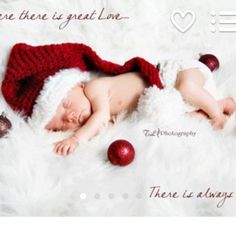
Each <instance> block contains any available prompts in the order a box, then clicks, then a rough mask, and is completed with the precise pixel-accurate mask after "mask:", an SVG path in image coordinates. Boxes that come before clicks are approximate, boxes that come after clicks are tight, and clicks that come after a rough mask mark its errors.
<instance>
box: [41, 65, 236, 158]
mask: <svg viewBox="0 0 236 236" xmlns="http://www.w3.org/2000/svg"><path fill="white" fill-rule="evenodd" d="M170 72H171V74H168V73H170ZM160 76H161V79H162V82H163V84H164V85H165V86H166V87H168V86H173V87H175V88H176V89H177V90H178V91H179V92H180V94H181V95H182V97H183V99H184V101H185V102H186V111H187V113H188V114H189V115H191V116H198V117H204V118H207V119H209V121H210V122H211V124H212V126H213V128H214V129H221V128H223V127H224V124H225V123H226V121H227V119H228V118H229V116H230V115H231V114H232V113H233V112H234V111H235V110H236V103H235V101H234V100H233V99H232V98H231V97H227V98H224V99H221V100H217V98H216V95H215V84H214V81H213V78H212V73H211V71H210V70H209V69H208V67H207V66H205V65H204V64H202V63H201V62H199V61H192V62H191V61H190V62H189V61H188V62H184V61H172V62H171V61H168V62H167V61H166V62H163V63H161V64H160ZM148 86H149V85H148V84H147V83H146V82H145V80H144V79H143V78H142V76H141V75H140V74H139V73H138V72H128V73H124V74H120V75H116V76H108V75H105V76H100V77H99V76H95V77H94V78H93V79H91V80H90V81H88V82H86V83H83V82H79V83H77V84H76V86H74V87H73V88H72V89H70V90H69V92H68V93H67V95H66V97H64V98H63V99H62V101H61V102H60V104H59V106H58V107H57V110H56V112H55V114H54V116H53V117H52V119H51V120H50V121H49V122H48V123H47V125H46V126H45V128H46V129H48V130H52V131H67V130H72V131H73V135H71V136H70V137H68V138H66V139H64V140H62V141H59V142H56V143H55V146H54V151H55V152H56V153H57V154H60V155H68V154H70V153H72V152H74V150H75V149H76V147H77V146H78V145H79V144H80V143H84V142H87V141H88V140H90V139H91V138H92V137H94V136H95V135H97V134H98V133H99V131H100V130H101V129H103V128H104V127H107V126H109V125H111V124H112V123H113V122H114V120H115V118H116V116H117V115H118V114H120V113H121V112H132V111H133V110H135V109H136V107H137V104H138V101H139V98H140V96H141V95H142V94H143V93H144V90H145V88H147V87H148Z"/></svg>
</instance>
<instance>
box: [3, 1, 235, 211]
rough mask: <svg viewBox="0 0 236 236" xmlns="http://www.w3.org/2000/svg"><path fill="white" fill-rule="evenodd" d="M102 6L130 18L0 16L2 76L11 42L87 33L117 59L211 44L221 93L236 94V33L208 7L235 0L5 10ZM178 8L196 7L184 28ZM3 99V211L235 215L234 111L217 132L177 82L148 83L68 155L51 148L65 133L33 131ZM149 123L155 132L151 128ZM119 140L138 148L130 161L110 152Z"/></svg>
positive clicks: (87, 39)
mask: <svg viewBox="0 0 236 236" xmlns="http://www.w3.org/2000/svg"><path fill="white" fill-rule="evenodd" d="M103 7H104V8H105V10H104V12H106V13H114V12H119V13H120V14H122V15H124V16H128V17H129V19H127V20H121V21H112V20H107V21H105V20H104V21H99V20H93V21H75V20H74V21H73V20H72V21H71V22H69V23H68V25H67V26H66V27H65V28H64V29H61V30H60V29H59V28H58V27H59V25H60V23H61V22H62V21H52V20H47V21H40V20H35V21H24V20H22V21H20V20H17V19H15V20H13V21H10V20H0V33H1V39H0V49H1V50H0V51H1V57H0V68H1V78H3V76H4V71H5V66H6V62H7V56H8V53H9V50H10V48H11V47H12V45H13V44H14V43H17V42H26V43H29V44H33V45H39V44H50V43H61V42H83V43H86V44H88V45H90V46H92V47H93V48H94V49H95V50H96V51H97V52H98V54H99V55H100V56H102V57H103V58H106V59H107V60H112V61H114V62H117V63H123V62H124V61H125V60H127V59H129V58H130V57H132V56H137V55H138V56H143V57H145V58H146V59H147V60H149V61H151V62H153V63H155V62H156V61H157V60H158V59H166V58H198V56H199V53H207V52H211V53H214V54H216V55H217V56H218V57H219V59H220V62H221V66H220V70H219V71H218V72H217V73H215V80H216V83H217V86H218V89H219V91H220V93H223V94H224V95H227V96H228V95H230V96H236V90H235V89H234V88H235V86H236V79H235V78H236V72H235V62H236V45H234V44H233V43H232V42H234V41H235V38H236V34H235V33H219V32H216V33H211V31H210V27H211V25H210V21H211V15H210V13H209V12H210V11H212V10H214V11H216V12H218V11H220V10H227V9H236V2H235V1H233V0H232V1H230V0H228V1H223V0H221V1H217V2H216V1H213V0H207V1H205V0H204V1H203V0H201V1H199V0H192V1H187V0H180V1H177V2H176V1H174V0H167V1H166V0H157V1H156V0H149V1H146V0H140V1H135V0H129V1H127V0H122V1H108V0H105V1H102V0H100V1H99V0H89V1H88V0H79V1H78V0H77V1H76V0H71V1H69V0H58V1H46V0H41V1H38V2H36V1H31V0H26V1H24V2H23V1H19V0H14V1H10V0H9V1H8V0H5V1H0V13H2V14H3V13H14V14H15V15H16V16H17V14H20V13H21V12H22V11H23V10H24V9H27V10H29V11H30V12H32V13H41V14H43V13H47V14H49V15H50V14H53V13H54V12H55V11H57V12H58V13H61V14H64V15H65V16H66V15H68V14H70V13H77V14H78V13H86V12H91V11H93V10H94V9H96V11H97V12H99V11H101V9H102V8H103ZM225 8H227V9H225ZM177 9H181V10H182V11H185V10H192V11H194V12H195V14H196V21H195V23H194V25H193V26H192V27H191V28H190V29H189V30H188V31H187V32H186V33H184V34H183V33H180V32H179V31H177V30H176V29H175V28H174V26H173V25H172V24H171V22H170V15H171V13H172V11H174V10H177ZM0 108H1V110H4V111H5V112H6V113H7V115H8V117H9V118H10V120H11V121H12V123H13V128H12V130H11V132H10V133H9V135H8V137H7V138H2V139H0V215H4V216H36V215H37V216H146V215H148V216H167V215H168V216H190V215H191V216H206V215H207V216H230V215H235V212H236V204H235V203H236V200H235V192H236V172H235V169H236V157H235V153H236V141H235V140H236V137H235V134H236V131H235V125H234V123H235V122H236V120H235V118H234V117H232V118H231V119H230V121H229V123H228V124H227V126H226V128H225V129H224V130H222V131H217V132H216V131H213V130H212V128H211V126H210V124H209V123H208V122H207V121H199V120H197V119H194V118H189V117H187V116H185V115H184V114H183V101H182V98H181V96H180V95H179V93H178V92H177V91H176V90H174V89H173V90H169V89H166V90H162V91H159V90H158V89H156V88H150V89H149V90H147V94H146V96H145V97H143V98H142V99H141V100H140V104H139V107H138V109H137V111H135V112H134V113H133V114H132V115H131V116H129V117H128V118H126V119H125V120H120V121H118V122H117V123H116V125H115V126H114V127H113V128H111V129H107V130H104V131H103V132H102V133H101V134H100V135H99V136H97V137H96V138H94V139H93V140H92V141H91V142H89V143H87V144H84V145H82V146H80V147H79V148H78V149H77V150H76V152H75V153H74V154H72V155H71V156H68V157H66V158H62V157H61V156H58V155H56V154H54V153H53V151H52V143H53V142H55V141H56V140H60V139H62V138H63V137H66V136H67V135H68V134H67V133H49V132H46V131H45V132H43V133H40V134H37V133H34V132H33V131H32V130H30V128H29V127H28V126H27V124H26V123H25V122H24V121H23V120H22V119H21V117H20V116H19V115H18V114H15V113H13V112H12V111H11V110H10V109H9V107H8V106H7V105H6V104H5V102H4V99H2V97H1V99H0ZM145 130H146V131H145ZM152 132H156V135H155V136H149V135H148V134H151V133H152ZM161 132H162V133H161ZM145 134H146V135H145ZM116 139H127V140H129V141H130V142H131V143H132V144H133V145H134V147H135V150H136V156H135V160H134V161H133V163H132V164H130V165H128V166H126V167H117V166H113V165H111V164H110V162H109V161H108V160H107V154H106V152H107V148H108V146H109V144H110V143H111V142H112V141H113V140H116ZM154 186H156V188H155V189H154V188H152V187H154ZM158 186H159V187H158ZM152 191H153V192H152ZM164 192H166V193H164ZM175 192H176V193H175ZM184 192H185V195H184V196H183V194H184ZM191 192H192V193H191ZM200 192H202V193H200ZM154 194H155V195H154ZM212 194H214V196H213V195H212ZM85 195H86V197H85ZM150 195H151V197H150ZM187 196H188V197H187Z"/></svg>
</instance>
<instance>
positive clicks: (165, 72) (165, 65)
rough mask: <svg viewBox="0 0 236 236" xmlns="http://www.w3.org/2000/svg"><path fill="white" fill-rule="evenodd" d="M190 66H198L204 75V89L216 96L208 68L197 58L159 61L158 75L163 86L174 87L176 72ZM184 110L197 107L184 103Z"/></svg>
mask: <svg viewBox="0 0 236 236" xmlns="http://www.w3.org/2000/svg"><path fill="white" fill-rule="evenodd" d="M190 68H198V69H199V70H200V71H201V72H202V73H203V75H204V77H205V84H204V89H205V90H207V91H208V92H209V93H210V94H211V95H212V96H213V97H214V98H217V91H216V85H215V82H214V80H213V75H212V72H211V71H210V69H209V68H208V67H207V66H206V65H205V64H203V63H201V62H199V61H197V60H188V61H187V60H165V61H160V63H159V69H160V71H159V75H160V79H161V82H162V84H163V85H164V87H166V88H169V87H172V88H173V87H175V83H176V79H177V74H178V72H180V71H183V70H187V69H190ZM185 108H186V111H187V112H191V111H195V110H198V109H199V108H197V107H194V106H192V105H191V104H187V103H186V107H185Z"/></svg>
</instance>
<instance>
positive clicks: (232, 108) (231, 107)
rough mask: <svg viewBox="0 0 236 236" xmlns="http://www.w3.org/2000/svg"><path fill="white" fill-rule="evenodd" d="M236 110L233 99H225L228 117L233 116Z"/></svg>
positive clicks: (225, 110) (225, 109)
mask: <svg viewBox="0 0 236 236" xmlns="http://www.w3.org/2000/svg"><path fill="white" fill-rule="evenodd" d="M235 110H236V103H235V101H234V99H233V98H232V97H228V98H226V99H225V108H224V112H225V113H226V114H228V115H232V114H233V113H234V111H235Z"/></svg>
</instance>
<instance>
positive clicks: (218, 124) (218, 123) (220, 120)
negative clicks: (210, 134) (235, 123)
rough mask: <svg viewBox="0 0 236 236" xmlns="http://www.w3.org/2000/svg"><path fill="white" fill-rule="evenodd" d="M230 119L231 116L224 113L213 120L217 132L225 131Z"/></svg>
mask: <svg viewBox="0 0 236 236" xmlns="http://www.w3.org/2000/svg"><path fill="white" fill-rule="evenodd" d="M228 118H229V116H227V115H225V114H223V113H222V114H221V115H219V116H217V117H214V118H212V119H211V124H212V126H213V128H214V129H215V130H218V129H223V128H224V125H225V123H226V121H227V120H228Z"/></svg>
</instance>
